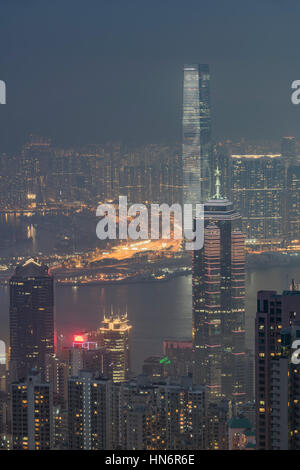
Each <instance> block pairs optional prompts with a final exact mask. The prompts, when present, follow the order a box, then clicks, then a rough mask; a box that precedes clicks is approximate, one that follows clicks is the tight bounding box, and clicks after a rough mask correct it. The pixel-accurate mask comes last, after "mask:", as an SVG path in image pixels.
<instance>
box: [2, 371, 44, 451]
mask: <svg viewBox="0 0 300 470" xmlns="http://www.w3.org/2000/svg"><path fill="white" fill-rule="evenodd" d="M11 403H12V441H13V443H12V444H13V449H16V450H50V449H51V444H52V393H51V388H50V385H49V383H46V382H41V378H40V374H32V375H29V376H28V377H27V379H26V380H24V381H19V382H13V383H12V389H11Z"/></svg>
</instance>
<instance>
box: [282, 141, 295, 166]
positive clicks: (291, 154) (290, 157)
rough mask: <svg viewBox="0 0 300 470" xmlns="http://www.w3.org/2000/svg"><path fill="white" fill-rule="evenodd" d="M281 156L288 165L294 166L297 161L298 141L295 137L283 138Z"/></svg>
mask: <svg viewBox="0 0 300 470" xmlns="http://www.w3.org/2000/svg"><path fill="white" fill-rule="evenodd" d="M281 155H282V157H283V158H284V160H285V162H286V163H287V164H288V165H292V164H294V163H295V160H296V139H295V137H282V139H281Z"/></svg>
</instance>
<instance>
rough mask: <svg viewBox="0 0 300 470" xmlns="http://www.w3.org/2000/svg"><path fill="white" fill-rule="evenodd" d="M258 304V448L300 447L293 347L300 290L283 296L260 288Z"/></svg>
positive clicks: (297, 391) (256, 382) (256, 321)
mask: <svg viewBox="0 0 300 470" xmlns="http://www.w3.org/2000/svg"><path fill="white" fill-rule="evenodd" d="M257 307H258V310H257V314H256V320H255V395H256V396H255V402H256V443H257V449H262V450H271V449H274V450H279V449H288V448H298V449H299V439H298V436H297V435H298V433H299V432H300V429H299V425H300V421H299V405H298V401H297V400H299V396H298V395H299V389H298V386H299V379H298V374H299V366H298V365H295V366H294V365H293V364H292V363H291V352H292V351H291V347H290V346H291V341H292V337H293V335H294V337H296V330H299V328H296V326H297V324H299V319H300V291H296V290H290V291H284V292H283V294H282V295H280V294H277V293H276V292H275V291H259V292H258V293H257ZM291 329H292V330H291ZM298 334H299V333H298ZM291 432H292V434H291Z"/></svg>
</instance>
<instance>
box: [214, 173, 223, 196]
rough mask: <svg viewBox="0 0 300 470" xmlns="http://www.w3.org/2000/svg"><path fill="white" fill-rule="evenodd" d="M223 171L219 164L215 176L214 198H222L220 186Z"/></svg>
mask: <svg viewBox="0 0 300 470" xmlns="http://www.w3.org/2000/svg"><path fill="white" fill-rule="evenodd" d="M220 176H221V171H220V170H219V167H218V166H217V169H216V171H215V177H216V194H215V195H214V197H213V199H222V198H221V193H220V187H221V180H220Z"/></svg>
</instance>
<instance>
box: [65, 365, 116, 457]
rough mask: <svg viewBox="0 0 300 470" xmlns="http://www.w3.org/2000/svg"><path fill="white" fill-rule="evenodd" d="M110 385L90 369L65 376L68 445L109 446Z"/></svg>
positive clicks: (81, 446) (89, 448)
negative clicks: (67, 377)
mask: <svg viewBox="0 0 300 470" xmlns="http://www.w3.org/2000/svg"><path fill="white" fill-rule="evenodd" d="M111 387H112V384H111V381H110V380H107V379H98V378H95V377H94V376H93V373H92V372H89V371H80V372H79V374H78V376H77V377H71V378H70V379H69V380H68V433H69V445H68V448H69V449H73V450H109V449H111V426H112V422H111Z"/></svg>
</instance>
